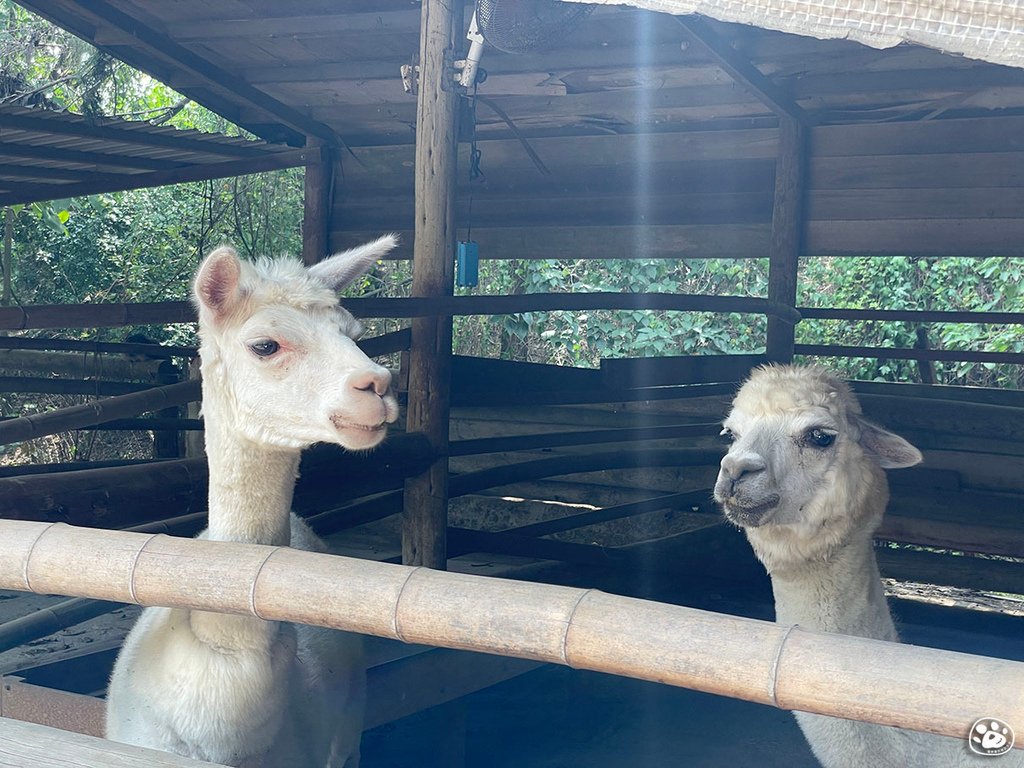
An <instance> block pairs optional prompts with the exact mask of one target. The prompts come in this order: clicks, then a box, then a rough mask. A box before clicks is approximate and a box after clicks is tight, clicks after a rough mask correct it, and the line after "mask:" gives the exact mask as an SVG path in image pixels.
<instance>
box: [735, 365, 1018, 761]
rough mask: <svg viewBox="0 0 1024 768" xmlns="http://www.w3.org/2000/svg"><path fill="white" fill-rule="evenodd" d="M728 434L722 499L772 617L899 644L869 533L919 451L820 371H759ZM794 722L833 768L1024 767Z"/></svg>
mask: <svg viewBox="0 0 1024 768" xmlns="http://www.w3.org/2000/svg"><path fill="white" fill-rule="evenodd" d="M723 426H724V429H723V434H724V435H726V436H728V437H730V438H731V439H732V445H731V447H730V448H729V452H728V453H727V454H726V456H725V457H724V458H723V459H722V465H721V471H720V472H719V474H718V481H717V483H716V484H715V499H716V501H718V503H719V504H721V505H722V507H723V509H724V511H725V514H726V516H727V517H728V518H729V519H730V520H731V521H732V522H734V523H735V524H736V525H739V526H741V527H743V529H744V531H745V532H746V535H747V539H748V540H749V541H750V543H751V545H752V546H753V549H754V552H755V554H756V555H757V557H758V559H759V560H760V561H761V562H762V563H763V564H764V566H765V568H766V569H767V570H768V573H769V575H770V576H771V579H772V589H773V591H774V593H775V614H776V621H778V622H779V623H783V624H799V625H800V626H802V627H805V628H808V629H815V630H822V631H826V632H839V633H842V634H846V635H857V636H860V637H870V638H876V639H880V640H889V641H894V642H898V641H899V637H898V636H897V633H896V629H895V627H894V626H893V621H892V618H891V616H890V614H889V607H888V605H887V603H886V599H885V594H884V592H883V589H882V582H881V578H880V576H879V573H878V565H877V562H876V560H875V555H874V551H873V549H872V537H873V534H874V532H875V530H876V529H877V528H878V526H879V524H880V523H881V520H882V515H883V513H884V512H885V507H886V504H887V503H888V501H889V487H888V484H887V482H886V478H885V472H884V471H883V470H884V469H892V468H898V467H909V466H913V465H914V464H917V463H918V462H920V461H921V453H920V452H919V451H918V450H917V448H915V447H914V446H912V445H911V444H910V443H908V442H907V441H906V440H904V439H903V438H902V437H899V436H898V435H895V434H893V433H891V432H888V431H886V430H884V429H882V428H880V427H878V426H875V425H874V424H871V423H869V422H868V421H866V420H865V419H864V418H863V416H862V415H861V409H860V405H859V403H858V402H857V400H856V398H855V397H854V395H853V393H852V392H851V391H850V389H849V387H848V386H847V385H846V384H845V383H843V382H842V381H840V380H839V379H837V378H836V377H835V376H833V375H831V374H830V373H828V372H827V371H825V370H824V369H822V368H819V367H796V366H771V367H765V368H761V369H758V370H756V371H755V372H754V373H753V374H752V375H751V377H750V379H749V380H748V381H747V382H746V383H745V384H744V385H743V387H742V388H741V389H740V391H739V393H738V394H737V395H736V398H735V400H734V401H733V405H732V411H731V412H730V414H729V416H728V418H726V420H725V422H724V425H723ZM936 674H941V670H936ZM795 714H796V719H797V722H798V723H799V725H800V728H801V730H802V731H803V733H804V736H805V737H806V738H807V741H808V742H809V743H810V745H811V749H812V750H813V751H814V754H815V756H816V757H817V758H818V760H819V761H820V762H821V763H822V765H824V766H827V768H951V767H952V766H981V765H988V766H991V767H992V768H1010V766H1011V765H1012V766H1019V765H1022V764H1024V760H1022V759H1021V758H1022V755H1021V753H1020V752H1019V751H1017V750H1013V751H1012V752H1011V753H1010V754H1008V755H1004V756H1001V757H994V758H993V757H989V756H980V755H976V754H974V753H973V752H971V751H970V750H969V749H968V746H967V742H966V737H967V734H966V732H965V734H964V738H962V739H957V738H950V737H942V736H934V735H929V734H924V733H919V732H915V731H909V730H902V729H899V728H891V727H885V726H879V725H872V724H868V723H861V722H857V721H853V720H842V719H838V718H831V717H825V716H822V715H812V714H807V713H804V712H797V713H795ZM985 715H994V716H996V717H998V716H999V715H998V713H995V712H979V713H978V716H979V717H982V716H985ZM969 725H970V724H967V726H966V727H969Z"/></svg>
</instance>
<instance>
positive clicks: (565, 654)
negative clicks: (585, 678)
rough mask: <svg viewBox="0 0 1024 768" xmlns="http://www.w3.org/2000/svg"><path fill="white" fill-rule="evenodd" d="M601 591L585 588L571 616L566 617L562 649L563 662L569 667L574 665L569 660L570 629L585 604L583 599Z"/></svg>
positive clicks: (570, 612)
mask: <svg viewBox="0 0 1024 768" xmlns="http://www.w3.org/2000/svg"><path fill="white" fill-rule="evenodd" d="M600 592H601V590H599V589H593V588H591V589H585V590H583V591H582V594H580V598H579V600H577V601H576V603H575V604H574V605H573V607H572V610H571V611H569V618H568V619H566V622H565V632H563V633H562V651H561V655H562V663H563V664H565V666H567V667H573V665H572V664H571V663H570V662H569V630H571V629H572V622H573V620H574V619H575V618H576V611H578V610H579V607H580V605H582V604H583V601H584V600H586V599H587V597H589V596H590V595H591V594H595V593H598V594H599V593H600ZM573 669H575V667H573Z"/></svg>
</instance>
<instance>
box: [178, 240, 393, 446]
mask: <svg viewBox="0 0 1024 768" xmlns="http://www.w3.org/2000/svg"><path fill="white" fill-rule="evenodd" d="M396 244H397V238H396V237H395V236H394V235H387V236H385V237H382V238H380V239H379V240H375V241H374V242H372V243H367V244H365V245H362V246H359V247H357V248H353V249H352V250H349V251H345V252H343V253H339V254H336V255H334V256H332V257H330V258H328V259H326V260H324V261H322V262H320V263H318V264H315V265H314V266H312V267H309V268H308V269H307V268H306V267H304V266H303V265H302V264H301V263H300V262H298V261H296V260H293V259H276V260H269V259H263V260H261V261H259V262H257V263H255V264H253V263H249V262H245V261H242V260H241V259H239V258H238V255H237V254H236V253H235V251H234V250H233V249H232V248H230V247H226V246H224V247H220V248H217V249H216V250H215V251H213V252H212V253H210V254H209V255H208V256H207V257H206V258H205V259H204V260H203V263H202V264H201V265H200V267H199V271H198V272H197V274H196V278H195V284H194V292H193V293H194V300H195V303H196V307H197V308H198V311H199V336H200V340H201V348H200V352H201V356H202V373H203V410H204V413H205V414H206V416H207V420H208V422H209V421H214V420H216V421H217V423H218V424H219V425H221V426H222V427H223V428H226V429H230V430H233V431H235V432H236V433H240V434H242V435H244V436H245V437H247V438H248V439H250V440H253V441H255V442H258V443H261V444H264V445H271V446H278V447H283V448H304V447H306V446H308V445H311V444H313V443H316V442H327V443H336V444H339V445H341V446H343V447H345V448H349V449H353V450H358V449H364V448H372V447H374V446H375V445H377V444H378V443H380V441H381V440H383V439H384V436H385V434H386V432H387V424H388V423H389V422H393V421H395V419H396V418H397V414H398V406H397V404H396V402H395V398H394V396H393V395H392V394H391V392H390V386H391V374H390V373H389V372H388V370H387V369H386V368H383V367H381V366H379V365H377V364H376V363H374V362H372V361H371V360H370V359H369V358H368V357H367V356H366V355H365V354H363V352H362V350H360V349H359V347H358V346H357V345H356V343H355V339H357V338H358V337H359V335H360V333H361V332H362V328H361V326H360V324H359V322H358V321H357V320H356V319H355V318H354V317H352V315H351V314H349V312H348V311H347V310H345V309H344V308H343V307H341V306H340V305H339V303H338V297H337V294H336V291H337V290H339V289H340V288H342V287H343V286H345V285H347V284H348V283H350V282H352V281H353V280H354V279H356V278H357V277H359V276H360V275H362V274H364V273H365V272H366V271H367V270H368V269H369V268H370V267H371V266H373V264H374V262H375V261H376V260H377V259H378V258H380V257H381V256H383V255H384V254H386V253H387V252H388V251H390V250H391V249H392V248H394V246H395V245H396ZM214 417H215V418H214Z"/></svg>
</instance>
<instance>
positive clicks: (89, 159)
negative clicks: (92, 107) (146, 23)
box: [0, 105, 319, 205]
mask: <svg viewBox="0 0 1024 768" xmlns="http://www.w3.org/2000/svg"><path fill="white" fill-rule="evenodd" d="M311 158H312V159H317V158H319V152H318V150H315V149H313V150H302V149H294V148H291V147H286V146H281V145H274V144H268V143H266V142H263V141H250V140H248V139H244V138H239V137H232V136H224V135H218V134H209V133H202V132H200V131H194V130H179V129H177V128H173V127H168V126H158V125H152V124H150V123H144V122H132V121H127V120H121V119H115V118H104V117H86V116H83V115H77V114H72V113H69V112H54V111H51V110H45V109H39V108H26V107H20V106H14V105H0V205H9V204H13V203H26V202H35V201H39V200H52V199H57V198H63V197H73V196H77V195H85V194H98V193H101V192H113V191H118V190H124V189H136V188H139V187H150V186H160V185H164V184H174V183H178V182H182V181H198V180H202V179H211V178H221V177H225V176H238V175H242V174H245V173H252V172H256V171H263V170H274V169H278V168H286V167H293V166H297V165H305V164H307V163H308V162H310V159H311Z"/></svg>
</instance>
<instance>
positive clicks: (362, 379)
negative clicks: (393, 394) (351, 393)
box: [351, 368, 391, 397]
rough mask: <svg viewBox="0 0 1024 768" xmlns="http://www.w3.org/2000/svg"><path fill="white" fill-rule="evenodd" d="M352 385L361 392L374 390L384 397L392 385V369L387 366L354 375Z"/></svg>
mask: <svg viewBox="0 0 1024 768" xmlns="http://www.w3.org/2000/svg"><path fill="white" fill-rule="evenodd" d="M351 385H352V389H355V390H357V391H359V392H374V393H375V394H377V395H379V396H380V397H384V395H386V394H387V392H388V389H389V388H390V387H391V371H389V370H388V369H387V368H380V369H378V370H373V371H366V372H364V373H362V374H361V375H359V376H355V377H353V379H352V381H351Z"/></svg>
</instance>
